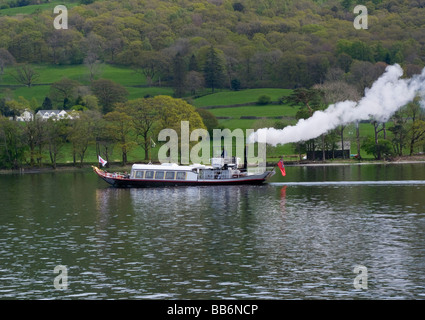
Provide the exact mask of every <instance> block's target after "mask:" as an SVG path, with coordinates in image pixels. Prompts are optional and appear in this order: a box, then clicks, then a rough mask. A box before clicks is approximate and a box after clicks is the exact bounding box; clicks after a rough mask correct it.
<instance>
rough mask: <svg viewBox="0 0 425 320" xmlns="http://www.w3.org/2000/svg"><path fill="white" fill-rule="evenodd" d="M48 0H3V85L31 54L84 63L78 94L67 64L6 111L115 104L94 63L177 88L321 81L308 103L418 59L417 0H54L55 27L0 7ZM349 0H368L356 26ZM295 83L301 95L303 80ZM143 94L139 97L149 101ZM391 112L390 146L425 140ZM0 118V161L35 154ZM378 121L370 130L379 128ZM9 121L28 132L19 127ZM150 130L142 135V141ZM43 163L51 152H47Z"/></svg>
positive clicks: (28, 80)
mask: <svg viewBox="0 0 425 320" xmlns="http://www.w3.org/2000/svg"><path fill="white" fill-rule="evenodd" d="M46 2H49V1H43V0H0V30H1V31H2V32H1V33H0V85H4V86H7V85H8V83H2V77H1V76H2V75H3V74H4V73H5V72H7V71H9V72H10V74H12V75H13V78H14V79H15V82H16V83H19V84H20V85H24V86H31V85H33V84H34V82H35V81H36V78H37V74H36V73H35V72H34V69H33V68H32V66H34V65H71V66H72V65H75V66H77V65H84V66H86V67H87V69H88V70H89V71H90V75H91V76H90V84H89V86H88V89H87V90H88V91H85V92H84V93H82V94H81V93H79V94H75V88H78V86H79V84H78V83H75V81H74V82H73V81H72V80H69V79H67V78H66V75H64V78H63V79H62V80H61V81H59V82H57V83H52V84H51V90H50V94H49V96H46V98H45V99H44V102H43V105H41V102H37V101H35V102H31V101H24V100H25V99H21V101H19V99H18V100H10V99H9V100H8V99H7V98H5V97H3V98H2V99H1V101H0V111H1V112H2V114H3V115H5V116H10V115H14V113H16V112H18V111H21V109H22V108H23V106H30V107H31V108H32V109H33V110H36V109H41V108H44V109H47V108H65V109H71V108H73V107H75V106H77V107H78V108H80V110H87V109H88V110H89V111H92V112H97V113H98V114H99V116H102V115H104V116H105V115H108V114H110V113H112V112H118V113H119V112H120V111H119V110H118V111H117V108H119V104H120V103H121V104H122V103H124V104H126V94H125V91H124V90H123V88H122V87H120V86H119V85H118V84H115V83H113V82H112V81H106V80H105V79H99V76H98V74H97V67H98V66H99V65H102V64H109V65H119V66H126V67H129V68H131V69H133V70H134V71H135V72H138V73H140V74H141V75H143V77H144V79H146V81H145V82H144V83H141V84H140V85H141V86H168V87H172V88H173V90H174V96H175V97H187V96H192V97H196V95H197V93H198V92H200V91H201V90H203V89H204V88H208V89H209V90H210V92H214V91H215V90H216V89H223V88H224V89H230V90H239V89H243V88H266V87H268V88H288V89H301V88H302V89H305V90H307V92H308V91H309V93H310V94H313V95H314V94H317V92H319V91H320V92H321V93H323V94H321V97H322V100H321V102H320V103H318V104H317V107H316V109H319V108H323V107H324V106H325V105H327V104H329V103H333V102H336V101H339V100H343V99H347V98H355V97H359V96H361V95H362V92H363V91H364V89H365V88H367V87H369V86H370V85H371V84H372V82H373V81H374V80H375V79H376V78H377V77H379V75H381V74H382V72H383V71H384V69H385V67H386V66H387V65H388V64H394V63H399V64H400V65H401V66H402V67H403V68H404V70H405V75H406V76H407V77H409V76H411V75H413V74H416V73H419V72H420V71H421V70H422V68H423V67H424V66H425V37H424V35H425V14H424V13H425V0H411V1H407V0H372V1H364V0H357V1H356V0H342V1H341V0H329V1H326V0H322V1H318V0H317V1H313V0H297V1H295V0H262V1H256V0H196V1H190V0H144V1H143V0H142V1H138V0H137V1H136V0H122V1H107V0H106V1H92V0H85V1H84V0H83V1H62V3H61V4H64V5H68V6H69V22H68V25H69V29H68V30H56V29H54V27H53V19H54V17H55V15H54V14H53V11H52V10H41V9H40V10H35V11H34V13H32V14H24V15H12V16H8V15H2V14H1V12H2V10H7V9H8V8H16V7H22V8H25V7H27V6H29V5H33V4H42V3H46ZM57 4H59V3H57ZM357 4H364V5H365V6H366V7H367V9H368V13H369V17H368V29H367V30H356V29H355V28H354V27H353V21H354V19H355V17H356V15H355V14H354V13H353V8H354V6H355V5H357ZM52 7H53V6H52ZM16 83H14V85H16ZM341 88H345V89H346V90H344V91H343V92H344V94H343V95H342V96H341V95H338V94H332V93H335V92H338V91H340V89H341ZM71 89H72V90H71ZM111 93H113V94H112V95H111ZM296 93H299V94H303V92H302V91H300V90H298V91H296ZM292 98H293V101H296V99H297V98H296V97H292ZM147 101H150V100H144V105H149V103H150V102H147ZM293 101H292V102H293ZM286 102H288V103H290V102H291V101H286ZM117 103H118V105H117ZM127 104H128V105H131V103H127ZM298 105H301V106H304V107H307V108H304V110H303V111H302V112H304V113H300V114H298V115H297V117H298V118H302V117H304V118H305V117H308V116H311V114H312V112H313V111H314V110H313V109H312V108H311V107H310V104H309V103H308V101H307V102H306V101H305V100H302V99H301V100H299V101H298ZM121 107H122V106H121ZM410 108H411V109H409V110H410V112H414V117H413V119H415V120H417V121H423V114H422V112H421V110H420V109H418V110H417V109H415V108H413V109H412V107H410ZM406 110H407V109H406ZM406 110H405V111H406ZM412 110H414V111H412ZM415 110H416V111H415ZM121 111H122V110H121ZM192 111H193V110H192ZM124 113H125V112H124ZM129 113H131V112H130V111H128V110H127V111H126V114H129ZM121 114H123V112H121ZM115 115H116V116H117V117H118V115H117V114H115ZM209 116H210V115H207V116H206V115H204V117H209ZM398 116H399V122H398V124H400V125H401V124H402V123H404V124H406V123H407V122H409V124H408V125H407V124H406V125H402V130H401V129H400V128H398V127H397V125H394V127H395V128H396V129H392V130H393V131H394V137H397V134H399V139H402V138H403V139H404V140H403V141H402V142H400V145H399V146H398V147H397V148H396V147H395V146H396V142H393V148H392V149H393V151H394V152H396V153H398V154H402V153H403V148H405V147H406V144H407V142H406V141H407V140H406V139H409V137H410V139H413V138H412V136H413V135H415V134H417V135H419V137H418V138H415V141H414V142H415V143H416V144H417V143H419V142H420V141H421V139H423V135H424V133H425V130H423V128H422V127H423V126H424V124H425V123H422V122H420V123H419V122H416V123H412V121H411V120H412V116H411V115H409V116H404V115H401V114H400V115H398ZM118 118H119V117H118ZM118 118H117V119H118ZM204 120H205V119H204ZM408 120H409V121H408ZM393 122H394V123H396V124H397V121H393ZM2 123H3V127H2V128H3V130H2V132H1V133H0V134H1V136H2V138H3V141H4V143H3V148H2V152H3V153H2V159H3V164H2V166H4V167H19V166H21V165H23V164H24V163H25V162H26V163H30V164H31V165H34V163H35V162H36V160H37V157H35V156H33V155H32V154H35V148H34V149H33V150H32V151H30V153H29V154H31V156H30V157H29V156H28V152H29V151H28V148H27V149H26V150H23V151H19V152H18V149H16V155H15V156H11V149H13V148H10V146H9V148H8V145H7V139H8V138H11V136H8V134H7V130H6V129H5V128H8V127H10V126H12V125H11V124H10V125H9V124H7V122H6V121H4V120H3V121H2ZM379 125H381V124H377V125H376V128H375V134H376V135H377V134H378V133H379V132H380V131H383V132H386V130H387V128H385V127H384V128H383V129H379ZM381 126H382V125H381ZM394 127H392V128H394ZM397 128H398V129H397ZM412 128H415V129H414V132H413V133H412V132H410V135H409V133H408V132H409V130H412ZM11 130H12V129H11ZM13 130H15V129H13ZM13 130H12V131H13ZM16 130H22V132H25V130H28V128H18V129H16ZM379 130H380V131H379ZM397 130H398V131H397ZM12 131H11V132H12ZM422 131H424V132H422ZM390 132H391V131H390ZM133 133H134V132H133ZM59 135H60V134H59ZM402 135H404V136H403V137H402ZM62 136H63V137H64V134H62ZM149 136H150V134H149ZM341 136H343V128H342V129H341ZM147 137H148V136H146V137H145V138H144V139H142V140H143V141H144V143H146V148H147V149H148V148H149V147H148V145H147V143H148V141H150V140H149V139H148V138H147ZM376 137H377V136H376ZM27 138H28V137H27ZM27 138H22V139H23V141H24V140H25V139H27ZM11 139H12V138H11ZM65 140H66V139H65ZM384 140H385V139H384ZM68 142H69V141H68ZM375 142H376V143H372V147H371V148H372V149H373V147H375V149H374V150H371V153H373V152H375V153H376V148H377V145H378V142H377V139H375ZM22 144H23V145H26V146H28V143H26V142H22ZM43 144H44V145H45V146H46V145H47V144H46V142H45V141H44V142H43ZM11 145H13V143H12V144H11ZM313 145H314V143H313ZM366 147H367V146H366ZM400 147H401V150H399V148H400ZM30 148H32V147H31V145H30ZM387 149H388V148H387ZM5 150H6V151H5ZM40 150H41V149H40ZM378 151H379V150H378ZM31 152H32V153H31ZM43 152H46V150H44V151H43ZM49 152H50V151H49ZM18 154H21V155H20V156H19V155H18ZM74 154H75V153H74ZM18 158H19V159H18ZM378 158H380V152H378ZM28 159H30V160H28ZM123 162H125V157H124V155H123ZM52 163H56V162H55V161H54V159H52Z"/></svg>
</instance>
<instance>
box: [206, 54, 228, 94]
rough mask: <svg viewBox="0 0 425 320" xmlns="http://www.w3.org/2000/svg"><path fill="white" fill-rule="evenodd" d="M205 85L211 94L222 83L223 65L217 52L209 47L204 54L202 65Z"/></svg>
mask: <svg viewBox="0 0 425 320" xmlns="http://www.w3.org/2000/svg"><path fill="white" fill-rule="evenodd" d="M204 78H205V84H206V85H207V86H208V87H210V88H211V90H212V92H213V93H214V90H215V89H216V88H220V87H221V86H222V84H223V81H224V73H223V64H222V61H221V59H220V57H219V55H218V52H217V51H216V50H215V49H214V47H213V46H211V47H210V49H209V50H208V52H207V54H206V59H205V64H204Z"/></svg>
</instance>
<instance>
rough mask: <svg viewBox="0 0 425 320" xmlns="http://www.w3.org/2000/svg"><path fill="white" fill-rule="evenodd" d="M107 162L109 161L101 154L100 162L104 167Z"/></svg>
mask: <svg viewBox="0 0 425 320" xmlns="http://www.w3.org/2000/svg"><path fill="white" fill-rule="evenodd" d="M107 162H108V161H106V160H103V159H102V157H101V156H99V163H101V164H102V167H104V166H105V164H106V163H107Z"/></svg>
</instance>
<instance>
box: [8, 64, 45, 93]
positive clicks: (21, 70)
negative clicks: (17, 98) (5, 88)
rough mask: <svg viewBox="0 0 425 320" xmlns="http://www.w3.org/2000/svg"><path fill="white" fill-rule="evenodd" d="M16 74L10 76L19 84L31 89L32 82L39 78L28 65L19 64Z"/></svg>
mask: <svg viewBox="0 0 425 320" xmlns="http://www.w3.org/2000/svg"><path fill="white" fill-rule="evenodd" d="M15 71H16V73H15V74H13V73H12V74H11V76H12V77H13V78H14V79H15V80H16V81H18V82H19V83H21V84H23V85H26V86H27V87H31V86H32V85H33V83H34V81H35V80H36V79H37V78H38V77H39V76H40V74H39V73H38V72H36V71H35V70H34V69H33V68H32V67H31V66H30V65H29V64H26V63H25V64H21V65H19V66H17V67H16V69H15Z"/></svg>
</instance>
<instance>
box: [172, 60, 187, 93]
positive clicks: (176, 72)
mask: <svg viewBox="0 0 425 320" xmlns="http://www.w3.org/2000/svg"><path fill="white" fill-rule="evenodd" d="M186 69H187V67H186V63H185V61H184V59H183V57H182V55H181V54H180V52H178V53H177V54H176V55H175V57H174V59H173V88H174V95H175V96H176V97H177V98H180V97H182V96H183V94H184V91H185V87H186V81H185V80H186Z"/></svg>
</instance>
